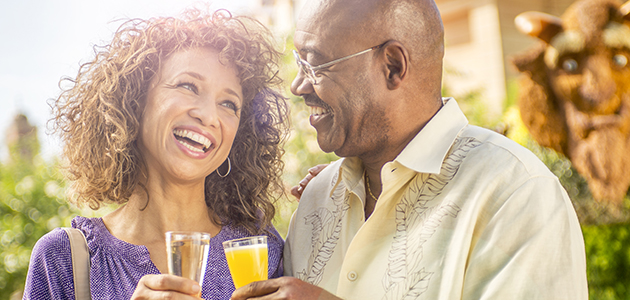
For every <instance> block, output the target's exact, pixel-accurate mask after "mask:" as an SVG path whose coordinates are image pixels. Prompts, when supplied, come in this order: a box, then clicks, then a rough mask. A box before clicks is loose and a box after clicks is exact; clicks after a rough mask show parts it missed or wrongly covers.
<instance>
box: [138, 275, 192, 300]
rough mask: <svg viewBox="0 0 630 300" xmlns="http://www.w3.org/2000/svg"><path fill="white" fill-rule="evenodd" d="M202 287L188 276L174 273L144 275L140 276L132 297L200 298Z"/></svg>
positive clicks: (183, 299)
mask: <svg viewBox="0 0 630 300" xmlns="http://www.w3.org/2000/svg"><path fill="white" fill-rule="evenodd" d="M200 292H201V287H199V284H197V282H195V281H193V280H190V279H188V278H184V277H179V276H174V275H167V274H161V275H144V276H142V278H140V281H139V282H138V286H137V287H136V290H135V291H134V292H133V295H132V296H131V299H133V300H140V299H173V300H175V299H181V300H188V299H190V300H198V299H200V298H199V296H200V295H199V293H200Z"/></svg>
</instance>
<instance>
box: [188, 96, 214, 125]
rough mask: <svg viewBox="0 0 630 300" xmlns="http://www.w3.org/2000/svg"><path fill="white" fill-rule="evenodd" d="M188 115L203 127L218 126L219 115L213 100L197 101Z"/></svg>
mask: <svg viewBox="0 0 630 300" xmlns="http://www.w3.org/2000/svg"><path fill="white" fill-rule="evenodd" d="M188 114H189V115H190V116H191V117H192V118H194V119H197V120H198V121H199V122H200V123H201V125H203V126H209V127H210V126H215V127H218V126H219V115H218V111H217V107H216V103H215V101H214V100H210V99H198V100H197V101H195V103H194V105H193V106H192V107H191V109H190V110H189V112H188Z"/></svg>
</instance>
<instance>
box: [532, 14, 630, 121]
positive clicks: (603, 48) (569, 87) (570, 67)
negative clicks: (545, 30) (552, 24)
mask: <svg viewBox="0 0 630 300" xmlns="http://www.w3.org/2000/svg"><path fill="white" fill-rule="evenodd" d="M589 16H591V15H589ZM580 17H582V18H586V17H587V16H584V15H580ZM591 17H606V16H591ZM617 19H621V18H617ZM568 21H575V22H576V23H577V24H576V25H578V26H570V25H573V24H570V23H569V24H567V22H566V21H565V22H564V23H563V31H561V32H559V33H558V34H557V35H556V36H554V37H553V38H552V39H551V41H550V43H549V46H548V47H547V49H546V50H545V54H544V61H545V65H546V66H547V69H548V72H549V74H548V76H549V79H550V84H551V88H552V89H553V92H554V93H555V94H556V96H558V97H559V98H561V99H563V100H565V101H570V102H573V103H574V104H575V106H576V108H577V109H578V110H579V111H582V112H586V113H590V114H596V115H608V114H614V113H616V112H618V110H619V106H620V105H621V98H622V97H627V95H628V93H629V91H630V63H629V60H630V27H628V25H627V24H624V23H619V22H618V21H610V22H609V23H607V24H602V25H603V26H602V28H597V29H598V30H591V31H589V30H585V29H588V28H581V27H585V26H582V25H583V24H584V23H582V22H593V20H579V18H570V19H569V20H568Z"/></svg>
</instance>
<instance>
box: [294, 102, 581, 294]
mask: <svg viewBox="0 0 630 300" xmlns="http://www.w3.org/2000/svg"><path fill="white" fill-rule="evenodd" d="M444 101H445V105H444V106H443V107H442V109H441V110H440V111H439V112H438V113H437V114H436V115H435V116H434V117H433V119H432V120H431V121H430V122H429V123H428V124H427V125H426V126H425V127H424V128H423V129H422V131H420V133H418V135H417V136H416V137H415V138H414V139H413V140H412V141H411V142H410V143H409V145H407V147H406V148H405V149H404V150H403V151H402V152H401V153H400V155H399V156H398V157H397V158H396V159H395V160H394V161H392V162H389V163H387V164H385V166H384V167H383V169H382V170H381V178H382V183H383V191H382V193H381V195H380V197H379V199H378V202H377V204H376V207H375V209H374V212H373V213H372V215H371V216H370V218H369V219H368V220H367V221H365V217H364V212H363V204H364V199H365V189H364V180H363V176H362V174H363V167H362V164H361V162H360V161H359V160H358V159H356V158H346V159H341V160H339V161H336V162H334V163H332V164H331V165H330V166H329V167H327V168H326V169H324V171H322V173H320V174H319V175H318V176H317V177H315V179H313V180H312V181H311V182H310V183H309V185H308V186H307V188H306V189H305V191H304V193H303V195H302V198H301V200H300V204H299V207H298V209H297V210H296V212H295V213H294V215H293V218H292V220H291V224H290V227H289V233H288V236H287V240H286V245H285V254H284V268H285V275H289V276H295V277H298V278H300V279H302V280H304V281H307V282H309V283H312V284H316V285H318V286H321V287H323V288H325V289H326V290H328V291H330V292H331V293H333V294H336V295H337V296H339V297H342V298H344V299H432V300H434V299H528V300H529V299H556V300H557V299H570V300H580V299H584V300H586V299H588V292H587V283H586V262H585V261H586V260H585V254H584V241H583V238H582V233H581V229H580V226H579V224H578V220H577V217H576V214H575V211H574V209H573V206H572V205H571V202H570V200H569V198H568V196H567V194H566V192H565V191H564V189H563V188H562V186H561V185H560V183H559V181H558V179H557V178H556V177H555V176H554V175H553V174H552V173H551V172H550V171H549V170H548V169H547V168H546V166H545V165H544V164H543V163H542V162H541V161H540V160H539V159H538V158H537V157H536V156H535V155H534V154H532V153H531V152H530V151H528V150H527V149H525V148H523V147H521V146H520V145H518V144H517V143H515V142H513V141H511V140H509V139H507V138H506V137H504V136H502V135H499V134H497V133H494V132H492V131H489V130H486V129H482V128H479V127H476V126H471V125H468V121H467V119H466V117H465V116H464V115H463V113H462V112H461V110H460V109H459V106H458V105H457V103H456V102H455V100H453V99H445V100H444Z"/></svg>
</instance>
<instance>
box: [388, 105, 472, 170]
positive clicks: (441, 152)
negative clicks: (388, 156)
mask: <svg viewBox="0 0 630 300" xmlns="http://www.w3.org/2000/svg"><path fill="white" fill-rule="evenodd" d="M442 101H443V103H444V106H442V108H441V109H440V110H439V111H438V112H437V113H436V114H435V116H433V118H431V120H429V122H428V123H427V124H426V125H425V126H424V128H422V130H420V132H418V134H417V135H416V136H415V137H414V138H413V139H412V140H411V142H409V144H407V146H406V147H405V149H403V151H402V152H401V153H400V154H399V155H398V157H396V159H395V160H394V161H397V162H398V163H400V164H401V165H403V166H405V167H407V168H409V169H412V170H414V171H416V172H419V173H433V174H439V173H440V169H441V167H442V161H443V160H444V158H445V157H446V154H447V153H448V150H449V149H450V148H451V145H452V144H453V142H454V141H455V139H456V138H457V136H458V135H459V132H460V131H461V130H462V129H463V128H464V127H466V126H467V125H468V119H466V116H465V115H464V113H463V112H462V111H461V109H460V108H459V105H457V102H456V101H455V100H454V99H453V98H443V99H442Z"/></svg>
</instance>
